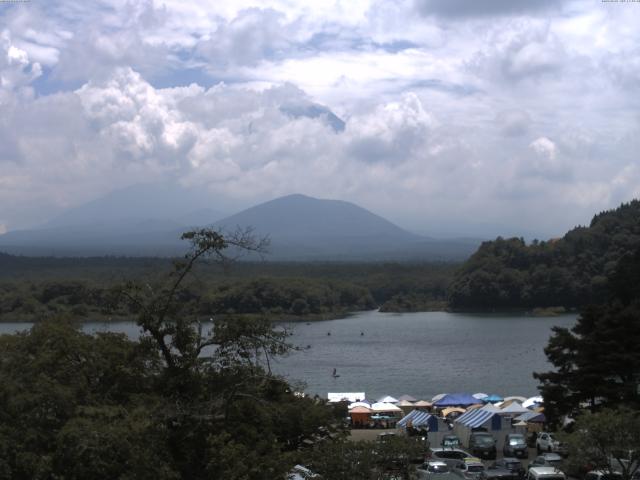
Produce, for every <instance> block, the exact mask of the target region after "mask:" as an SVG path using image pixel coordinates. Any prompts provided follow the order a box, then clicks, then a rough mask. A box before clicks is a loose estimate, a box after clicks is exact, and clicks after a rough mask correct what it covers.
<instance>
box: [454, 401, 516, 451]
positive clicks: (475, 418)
mask: <svg viewBox="0 0 640 480" xmlns="http://www.w3.org/2000/svg"><path fill="white" fill-rule="evenodd" d="M480 428H482V429H484V430H486V431H487V432H491V435H492V436H493V438H495V439H496V442H497V444H496V448H497V449H498V450H500V449H501V448H502V446H503V444H504V437H505V435H506V434H507V433H510V432H512V429H511V421H509V419H508V418H503V416H502V415H500V414H499V413H498V412H493V411H489V410H484V409H483V408H476V409H475V410H470V411H468V412H467V413H465V414H463V415H460V416H459V417H458V418H456V419H455V420H454V421H453V430H454V433H455V434H456V435H458V437H459V438H460V440H462V443H463V444H464V445H467V444H468V441H469V437H470V436H471V433H472V432H473V431H476V430H478V429H480Z"/></svg>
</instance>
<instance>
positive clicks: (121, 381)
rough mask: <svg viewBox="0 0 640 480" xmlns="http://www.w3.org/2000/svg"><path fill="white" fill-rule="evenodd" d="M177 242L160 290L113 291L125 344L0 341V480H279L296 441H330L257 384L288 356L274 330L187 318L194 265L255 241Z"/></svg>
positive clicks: (305, 402)
mask: <svg viewBox="0 0 640 480" xmlns="http://www.w3.org/2000/svg"><path fill="white" fill-rule="evenodd" d="M183 238H184V239H186V240H188V241H189V242H190V244H191V249H190V250H189V253H188V254H187V255H186V256H185V257H184V259H182V260H181V261H179V262H176V264H175V266H174V269H173V271H172V272H171V273H170V274H169V276H168V277H167V279H166V281H164V282H163V281H162V279H159V281H158V282H156V283H154V284H153V285H152V284H142V285H140V284H134V283H128V284H126V285H124V286H123V287H122V288H120V289H119V297H120V298H121V299H124V300H126V301H127V302H129V303H130V304H131V305H133V306H134V307H135V309H136V311H137V313H138V318H137V321H138V324H139V325H140V326H141V328H142V330H143V335H142V336H141V338H140V339H139V340H138V341H132V340H129V339H127V338H126V337H125V336H124V335H120V334H97V335H88V334H84V333H82V332H80V331H79V330H78V329H77V328H75V326H74V325H73V324H72V323H71V322H70V321H67V320H65V319H63V318H57V319H54V320H49V321H45V322H43V323H40V324H37V325H35V326H34V327H33V328H32V329H31V330H30V331H27V332H24V333H20V334H17V335H2V336H0V385H2V388H1V389H0V479H5V478H6V479H17V480H22V479H49V478H68V479H80V478H82V479H90V480H102V479H108V478H109V479H110V478H158V479H167V480H168V479H175V478H189V479H194V480H199V479H208V480H215V479H225V480H262V479H264V478H274V479H276V478H284V475H285V473H286V472H287V471H288V470H289V469H290V467H291V465H293V463H294V459H293V456H294V454H295V452H297V451H298V449H299V448H300V447H301V446H302V445H303V444H304V443H305V441H306V440H308V439H310V438H312V437H316V436H317V435H318V434H319V433H321V432H322V431H324V432H327V433H328V432H330V426H331V425H332V424H333V423H334V422H335V420H336V419H335V417H334V416H333V415H332V412H331V410H330V409H329V408H328V407H327V406H326V404H325V402H322V401H317V400H315V399H309V398H300V397H299V396H298V395H296V394H295V392H294V391H293V388H292V387H291V386H290V385H289V384H288V383H287V382H286V381H285V380H284V379H282V378H280V377H278V376H276V375H275V374H273V372H272V371H271V368H270V359H271V358H272V357H273V356H276V355H282V354H286V353H287V352H288V351H289V349H290V348H291V347H290V346H289V345H288V344H287V343H286V341H285V340H286V337H287V332H286V331H284V330H282V329H274V327H273V325H272V324H271V323H270V322H268V321H267V320H266V319H265V318H260V317H258V318H250V319H243V318H233V319H225V318H219V319H216V321H215V322H214V324H213V326H212V327H211V325H210V323H209V324H208V325H203V323H202V322H200V321H198V319H197V318H194V316H193V314H194V312H197V309H196V308H193V307H194V303H197V299H194V298H193V296H192V295H190V294H189V291H188V288H187V284H188V282H189V281H190V278H191V274H192V272H193V270H194V268H195V267H196V264H197V263H198V262H200V261H202V260H204V259H205V258H207V257H213V258H214V259H215V260H216V261H219V262H222V263H225V262H228V261H229V260H230V259H231V258H232V257H233V256H234V255H235V254H239V253H241V251H247V250H251V251H257V252H260V251H262V250H263V248H264V242H262V241H259V240H255V239H254V238H253V237H252V236H251V234H250V232H247V231H242V232H239V233H238V234H236V235H231V236H223V235H221V234H220V233H218V232H215V231H212V230H199V231H196V232H189V233H186V234H184V235H183ZM234 248H236V249H238V250H237V251H233V249H234ZM228 252H230V253H228Z"/></svg>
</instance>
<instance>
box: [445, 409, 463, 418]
mask: <svg viewBox="0 0 640 480" xmlns="http://www.w3.org/2000/svg"><path fill="white" fill-rule="evenodd" d="M464 412H465V409H464V408H460V407H447V408H444V409H443V410H442V412H441V413H442V416H443V417H448V416H449V415H451V414H452V413H453V414H456V413H457V414H461V413H464Z"/></svg>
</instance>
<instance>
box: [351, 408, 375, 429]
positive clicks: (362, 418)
mask: <svg viewBox="0 0 640 480" xmlns="http://www.w3.org/2000/svg"><path fill="white" fill-rule="evenodd" d="M349 416H350V417H351V424H352V425H366V424H368V423H369V421H370V420H371V409H370V408H367V407H354V408H352V409H351V410H350V411H349Z"/></svg>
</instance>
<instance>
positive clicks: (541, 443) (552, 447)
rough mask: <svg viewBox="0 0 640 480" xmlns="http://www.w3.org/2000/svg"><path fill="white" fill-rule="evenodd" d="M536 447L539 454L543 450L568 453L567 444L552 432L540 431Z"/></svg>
mask: <svg viewBox="0 0 640 480" xmlns="http://www.w3.org/2000/svg"><path fill="white" fill-rule="evenodd" d="M536 449H537V450H538V454H540V453H542V452H555V453H560V454H562V455H566V454H567V453H568V449H567V445H566V444H564V443H562V442H560V441H559V440H556V439H555V438H554V436H553V434H552V433H549V432H540V433H538V436H537V438H536Z"/></svg>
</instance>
